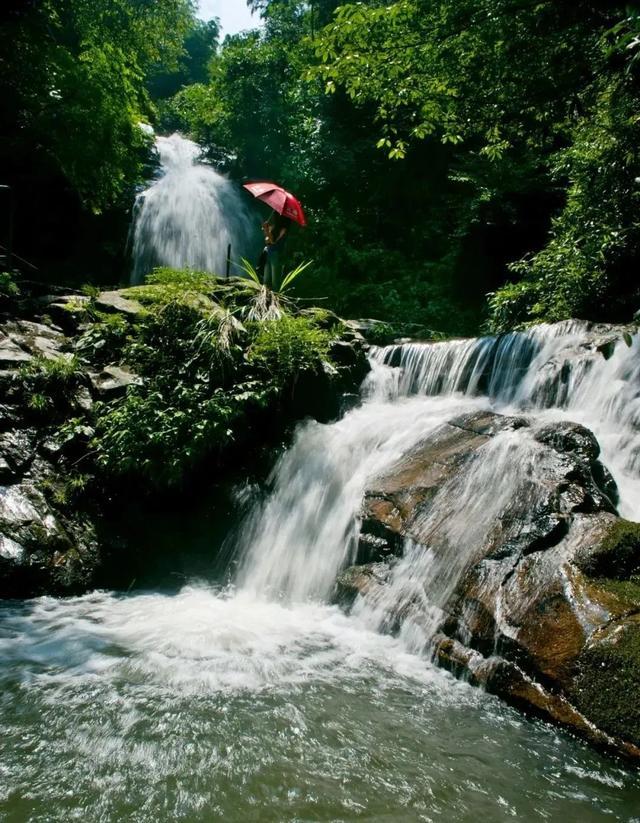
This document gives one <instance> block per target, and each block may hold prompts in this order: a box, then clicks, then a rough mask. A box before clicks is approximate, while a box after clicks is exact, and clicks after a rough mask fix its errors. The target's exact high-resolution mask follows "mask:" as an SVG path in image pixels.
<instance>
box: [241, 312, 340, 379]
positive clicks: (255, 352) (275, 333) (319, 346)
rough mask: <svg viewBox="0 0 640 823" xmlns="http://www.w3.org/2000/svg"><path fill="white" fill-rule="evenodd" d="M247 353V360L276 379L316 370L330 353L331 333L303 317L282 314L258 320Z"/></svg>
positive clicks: (288, 377)
mask: <svg viewBox="0 0 640 823" xmlns="http://www.w3.org/2000/svg"><path fill="white" fill-rule="evenodd" d="M252 331H253V334H254V336H253V340H252V342H251V345H250V347H249V350H248V352H247V360H248V362H249V363H250V364H251V365H253V366H255V367H256V368H258V369H260V370H264V371H265V372H267V374H269V375H271V376H272V378H274V379H275V380H276V381H285V380H288V379H290V378H292V377H294V376H295V375H296V374H297V373H298V372H302V371H317V370H318V369H319V368H320V367H321V364H322V361H323V360H326V359H327V357H328V354H329V344H330V342H331V339H332V335H331V334H329V332H326V331H324V330H322V329H319V328H318V327H317V326H316V325H315V323H314V322H313V320H309V319H308V318H306V317H289V316H287V315H285V316H283V317H282V318H281V319H280V320H272V321H264V322H262V323H257V324H256V325H255V326H254V328H253V329H252Z"/></svg>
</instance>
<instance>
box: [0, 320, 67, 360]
mask: <svg viewBox="0 0 640 823" xmlns="http://www.w3.org/2000/svg"><path fill="white" fill-rule="evenodd" d="M3 331H4V333H5V334H6V335H7V336H8V337H9V339H10V340H11V341H12V342H13V343H14V344H15V345H16V346H17V347H18V348H20V349H21V350H22V351H24V352H27V354H28V355H30V356H29V357H28V358H27V359H28V360H29V359H31V357H44V358H47V359H55V358H58V357H62V356H65V354H66V353H65V351H64V349H65V346H66V344H67V342H68V341H67V338H66V337H65V335H64V334H63V333H62V331H60V330H59V329H56V328H53V327H52V326H48V325H45V324H43V323H35V322H33V321H31V320H12V321H10V322H7V323H5V324H4V325H3ZM66 356H70V355H68V354H67V355H66Z"/></svg>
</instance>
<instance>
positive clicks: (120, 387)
mask: <svg viewBox="0 0 640 823" xmlns="http://www.w3.org/2000/svg"><path fill="white" fill-rule="evenodd" d="M89 379H90V381H91V385H92V387H93V390H94V391H95V393H96V394H97V395H98V397H100V398H101V399H102V400H113V399H114V398H116V397H122V396H123V395H124V394H126V392H127V389H128V388H129V386H140V385H142V378H141V377H140V376H139V375H137V374H134V373H133V372H130V371H129V370H128V369H125V368H123V367H121V366H105V368H104V369H103V370H102V371H101V372H100V374H90V375H89Z"/></svg>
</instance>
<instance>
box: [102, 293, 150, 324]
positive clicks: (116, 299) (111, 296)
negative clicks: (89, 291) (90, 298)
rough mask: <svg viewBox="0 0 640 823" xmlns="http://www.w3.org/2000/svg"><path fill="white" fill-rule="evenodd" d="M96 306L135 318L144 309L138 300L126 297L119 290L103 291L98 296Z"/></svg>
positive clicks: (105, 310)
mask: <svg viewBox="0 0 640 823" xmlns="http://www.w3.org/2000/svg"><path fill="white" fill-rule="evenodd" d="M95 303H96V308H98V309H99V310H100V311H104V312H109V313H111V314H113V313H116V314H122V315H124V316H125V317H128V318H130V319H135V318H136V317H137V316H138V315H139V314H141V313H142V312H143V311H144V306H143V305H142V304H141V303H138V301H137V300H131V299H130V298H128V297H124V296H123V295H122V294H121V293H120V292H119V291H103V292H101V293H100V294H99V295H98V296H97V297H96V301H95Z"/></svg>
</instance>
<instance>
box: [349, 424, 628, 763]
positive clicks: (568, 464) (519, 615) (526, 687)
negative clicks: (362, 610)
mask: <svg viewBox="0 0 640 823" xmlns="http://www.w3.org/2000/svg"><path fill="white" fill-rule="evenodd" d="M521 429H525V431H520V430H521ZM498 436H500V437H501V438H502V440H501V441H500V442H503V443H505V444H506V447H505V448H503V450H502V451H499V450H498V449H497V448H496V447H497V445H498ZM520 441H521V445H520ZM491 449H493V451H492V452H491V451H490V450H491ZM487 455H493V456H492V457H491V460H493V461H494V463H491V462H490V461H489V462H487V461H488V458H487V457H486V456H487ZM598 455H599V447H598V444H597V441H596V440H595V438H594V436H593V434H592V433H591V432H589V431H588V430H587V429H585V428H584V427H582V426H578V425H576V424H570V423H562V424H558V425H557V426H554V425H546V426H544V427H542V428H538V429H535V428H533V427H532V426H531V425H530V424H529V423H528V421H527V420H525V419H523V418H512V417H504V416H501V415H496V414H492V413H489V412H482V413H474V414H471V415H464V416H462V417H460V418H457V419H455V420H452V421H450V422H449V423H447V424H445V425H444V426H442V427H440V428H439V429H438V430H437V431H436V432H434V433H433V434H432V435H431V436H429V437H428V438H427V439H425V441H424V442H423V443H422V444H420V445H419V446H418V447H417V448H416V449H414V450H413V451H412V452H411V454H409V455H406V456H405V457H404V458H402V459H401V460H400V461H399V462H398V463H397V464H396V465H395V466H393V467H392V468H391V469H390V470H389V471H388V472H387V473H386V474H385V475H384V476H383V477H379V478H377V479H376V480H375V481H373V482H372V483H371V487H370V489H369V490H368V491H367V493H366V495H365V500H364V503H363V511H362V533H363V536H362V539H361V552H360V559H361V561H362V562H363V563H368V564H369V565H367V566H363V567H360V569H359V570H354V571H349V572H347V573H346V575H343V578H344V579H343V580H342V587H343V589H342V590H343V592H344V591H347V592H349V593H350V594H351V595H352V596H355V594H356V593H359V594H360V595H361V596H362V597H364V599H365V601H371V600H372V599H374V598H375V599H377V600H378V601H379V602H382V601H383V600H384V597H385V595H384V594H381V591H382V592H386V608H387V609H389V608H390V606H389V599H390V598H392V597H394V596H395V595H394V593H395V592H396V591H397V592H398V593H399V594H398V597H399V598H401V596H402V595H401V593H402V592H403V587H402V585H400V583H399V582H398V581H399V580H400V578H401V577H402V574H403V573H404V574H405V576H407V570H406V569H405V571H404V572H403V568H404V567H406V566H407V563H408V560H407V558H408V556H409V554H410V552H409V551H408V550H406V551H405V550H404V549H403V546H404V545H412V546H415V545H416V544H419V545H421V546H422V547H424V550H428V554H429V557H430V560H429V563H428V564H425V565H424V568H422V567H420V566H418V567H416V568H414V569H413V570H410V574H409V576H410V577H411V578H412V584H413V585H414V589H413V594H412V601H411V619H412V621H413V622H414V623H415V622H418V623H420V620H421V618H420V613H419V603H420V600H421V598H420V597H418V598H416V596H415V583H416V580H415V578H416V577H417V576H419V575H422V578H421V579H420V580H419V585H420V587H421V589H422V590H423V592H424V595H425V597H424V600H426V601H427V602H429V604H430V605H431V606H435V607H436V609H437V610H439V613H440V618H439V620H438V623H437V625H436V626H435V627H434V625H433V622H430V621H432V610H431V612H430V616H429V618H427V616H426V614H425V617H424V620H423V625H424V627H425V634H426V635H427V636H428V638H429V637H430V645H431V649H432V653H433V656H434V660H435V661H436V662H438V663H439V664H440V665H442V666H444V667H446V668H448V669H450V670H451V671H453V672H454V673H456V674H457V675H461V676H462V675H463V676H465V677H468V678H470V679H471V681H472V682H475V683H477V684H479V685H482V686H484V687H485V688H487V690H489V691H491V692H493V693H495V694H498V695H500V696H502V697H503V698H504V699H506V700H508V701H509V702H511V703H513V704H514V705H516V706H518V707H520V708H522V709H524V710H527V711H530V712H533V713H535V714H537V715H540V716H543V717H546V718H548V719H552V720H554V721H555V722H558V723H560V724H562V725H564V726H567V727H569V728H571V729H572V730H574V731H576V732H578V733H579V734H581V735H582V736H583V737H585V738H586V739H588V740H589V741H591V742H592V743H595V744H597V745H599V746H603V747H606V748H609V749H611V750H615V751H617V752H620V753H623V754H625V755H628V756H632V757H638V756H640V710H638V709H637V708H636V696H637V694H638V689H640V578H638V577H637V576H638V573H639V572H640V526H637V525H636V524H631V523H627V522H626V521H623V520H621V519H620V518H619V517H618V516H617V514H616V512H615V507H614V502H613V501H612V498H615V488H614V486H612V483H611V478H610V476H609V475H608V473H607V472H606V470H604V467H602V466H601V464H599V462H598ZM498 457H500V459H498ZM483 461H484V467H483ZM491 465H495V475H494V476H493V478H492V477H491V472H490V467H491ZM474 482H475V483H481V484H482V483H484V487H480V488H477V487H476V488H475V490H474V487H473V483H474ZM494 487H495V493H494V491H493V489H494ZM407 539H408V540H409V541H410V544H405V543H404V541H406V540H407ZM413 551H414V556H416V557H418V556H419V555H415V549H414V550H413ZM390 553H395V554H396V555H398V559H394V560H393V561H392V562H391V563H388V562H387V563H386V564H385V563H383V562H380V561H382V560H384V557H385V555H386V556H387V558H388V555H389V554H390ZM371 561H378V562H373V563H372V562H371ZM636 580H638V583H636ZM405 588H406V587H405ZM416 604H418V606H416ZM391 608H394V609H395V611H396V614H401V613H402V612H403V609H405V608H406V604H405V605H403V604H402V603H401V602H399V603H397V604H396V605H394V606H392V607H391ZM634 692H635V694H634ZM603 694H607V697H606V698H603ZM614 698H615V699H614Z"/></svg>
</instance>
